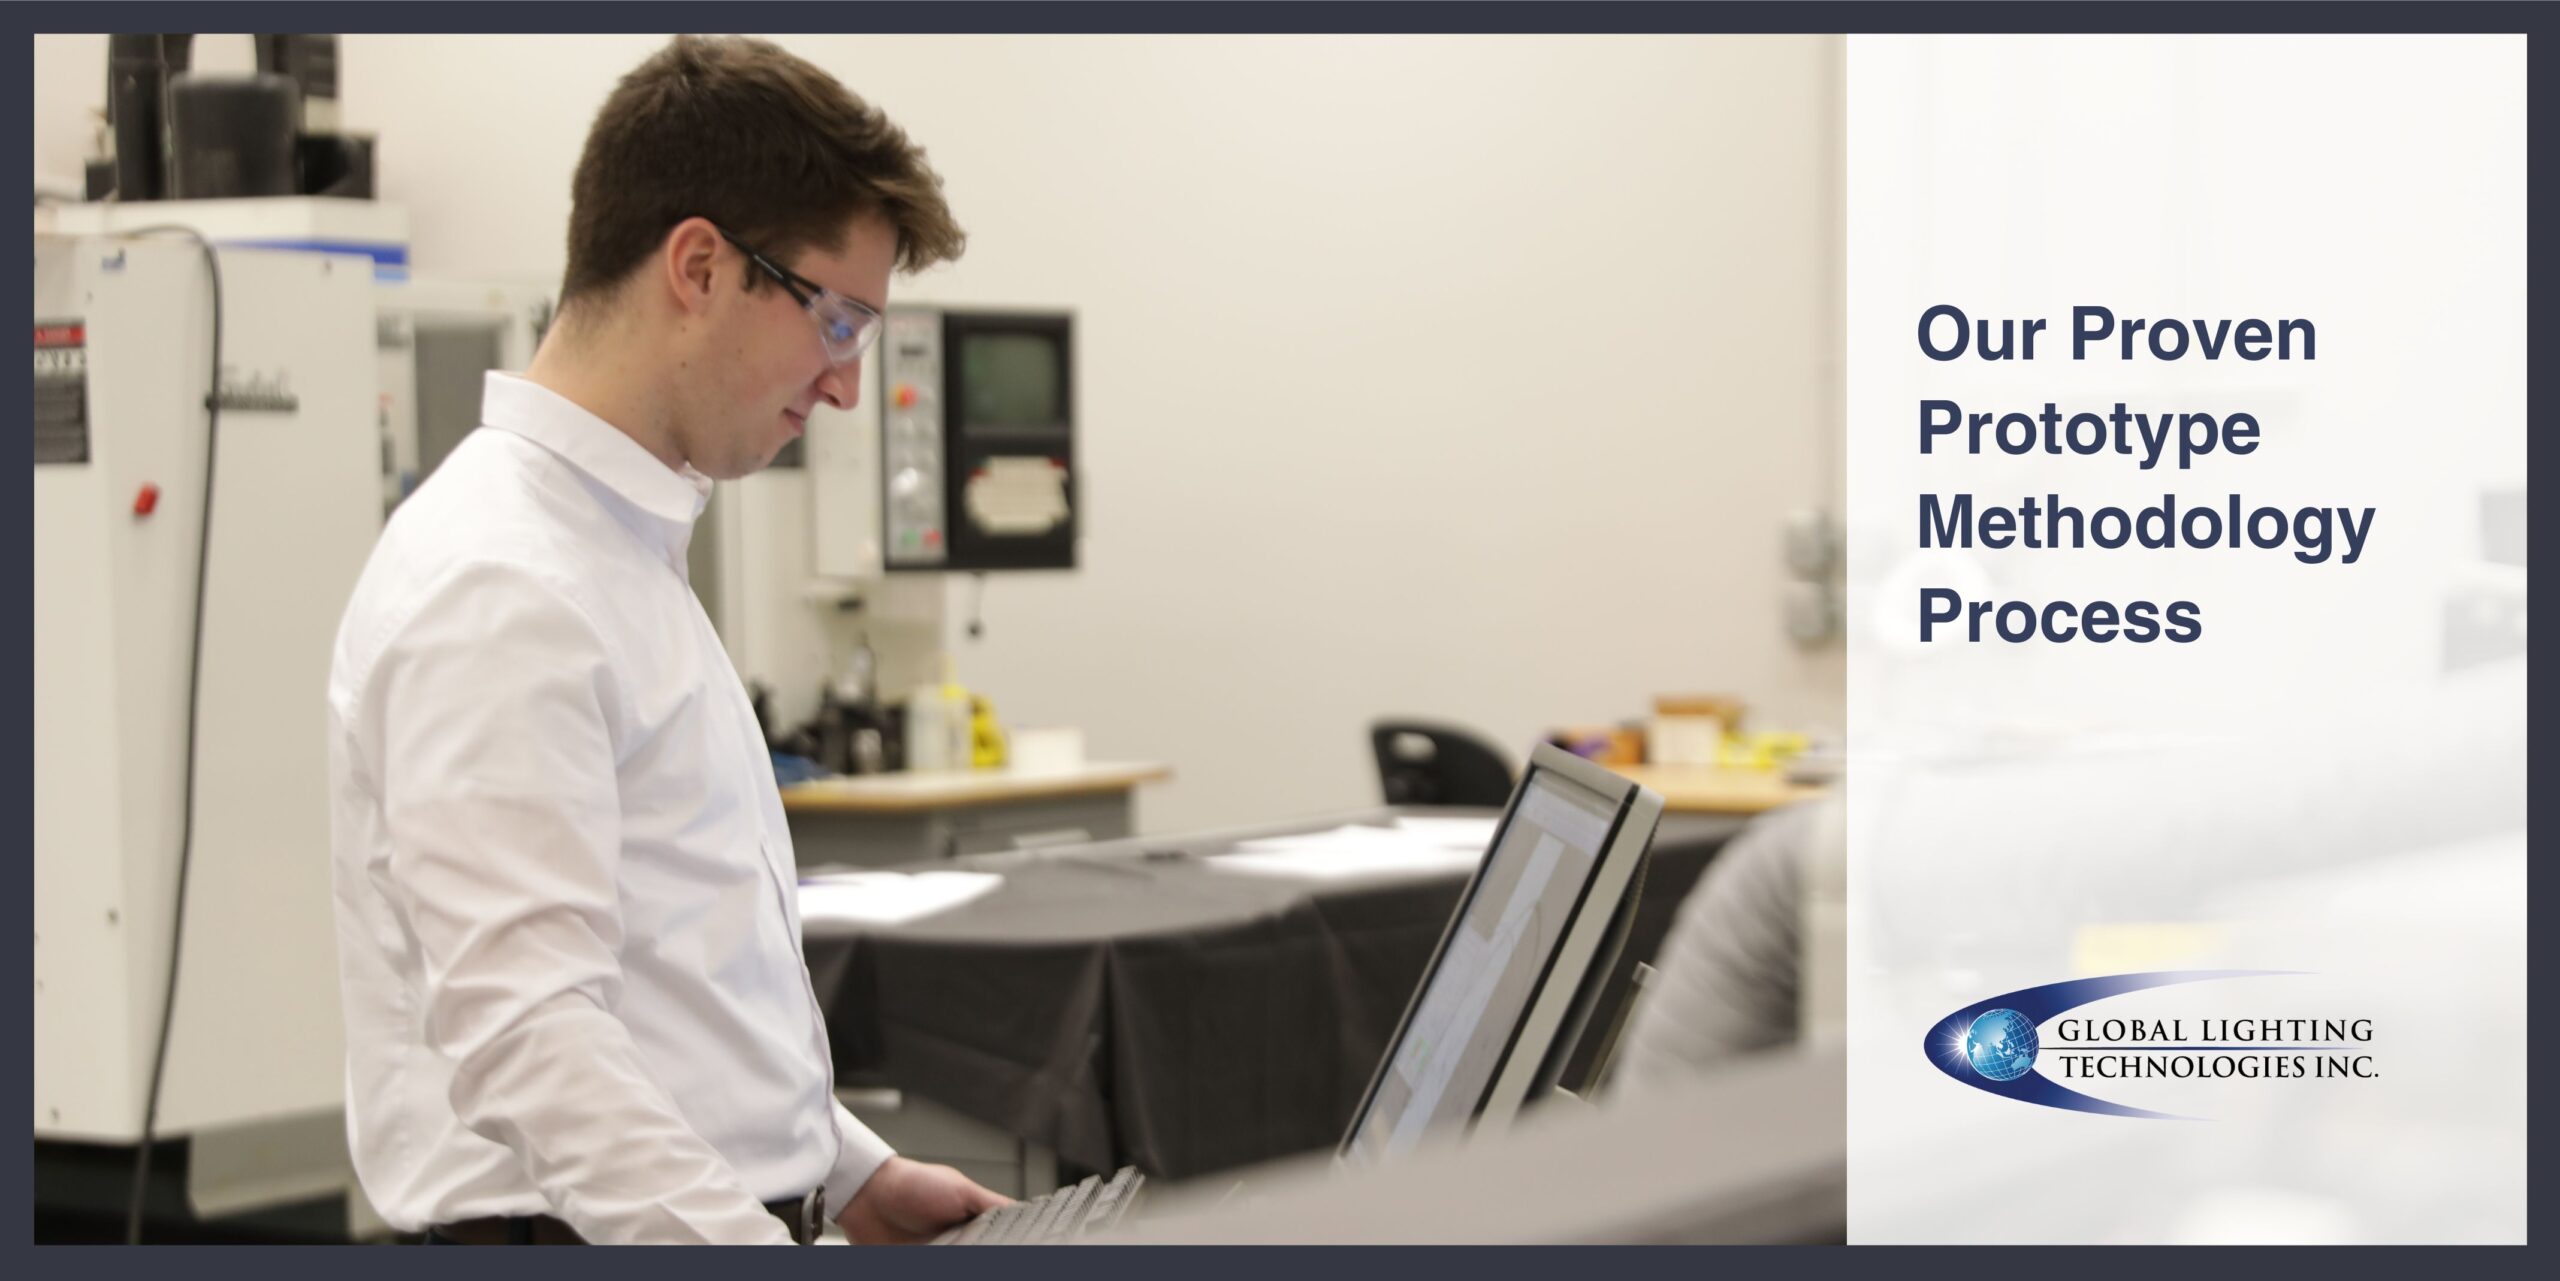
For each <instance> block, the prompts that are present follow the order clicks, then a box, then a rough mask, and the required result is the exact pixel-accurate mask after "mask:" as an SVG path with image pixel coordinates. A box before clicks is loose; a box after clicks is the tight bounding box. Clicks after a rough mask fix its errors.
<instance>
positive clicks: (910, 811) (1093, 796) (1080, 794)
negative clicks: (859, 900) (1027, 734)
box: [782, 762, 1173, 868]
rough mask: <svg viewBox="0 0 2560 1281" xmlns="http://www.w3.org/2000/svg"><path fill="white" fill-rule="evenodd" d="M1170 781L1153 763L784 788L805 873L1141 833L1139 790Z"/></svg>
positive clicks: (870, 778)
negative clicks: (1136, 813)
mask: <svg viewBox="0 0 2560 1281" xmlns="http://www.w3.org/2000/svg"><path fill="white" fill-rule="evenodd" d="M1171 777H1173V771H1172V770H1171V769H1169V768H1167V767H1165V766H1163V765H1159V764H1155V763H1152V762H1125V763H1118V762H1101V763H1095V764H1088V765H1080V766H1077V767H1076V768H1074V769H1070V770H1045V771H1038V772H1033V771H1023V770H947V771H928V772H918V773H903V774H874V775H864V776H860V777H853V778H828V779H820V780H818V781H816V782H811V783H799V784H794V785H793V786H790V787H786V788H783V789H782V811H783V814H784V815H785V816H786V817H787V818H788V819H789V820H790V823H791V844H792V848H793V850H794V851H795V852H796V853H797V855H798V857H799V862H800V865H801V866H802V867H804V868H815V867H823V866H862V867H883V866H890V865H894V864H899V863H910V862H916V861H919V860H924V859H935V858H950V857H953V856H956V855H960V854H974V853H983V852H988V851H993V850H1005V849H1014V848H1017V847H1021V846H1036V845H1043V844H1053V845H1054V844H1082V843H1086V842H1091V841H1109V840H1117V839H1120V838H1123V837H1126V836H1129V835H1130V834H1132V833H1134V832H1135V831H1136V830H1137V823H1136V821H1135V819H1134V817H1133V813H1132V811H1133V810H1134V808H1135V797H1134V793H1135V791H1136V789H1137V788H1138V787H1139V786H1140V785H1141V784H1145V783H1154V782H1160V781H1162V780H1164V779H1168V778H1171Z"/></svg>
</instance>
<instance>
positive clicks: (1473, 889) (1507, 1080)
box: [1334, 743, 1662, 1164]
mask: <svg viewBox="0 0 2560 1281" xmlns="http://www.w3.org/2000/svg"><path fill="white" fill-rule="evenodd" d="M1541 772H1545V773H1551V774H1554V775H1556V776H1558V777H1560V778H1562V779H1564V780H1565V781H1567V782H1570V783H1574V784H1576V785H1578V786H1580V787H1583V788H1585V789H1587V790H1589V791H1592V792H1596V793H1598V794H1599V795H1600V796H1602V797H1603V798H1604V799H1606V800H1607V801H1608V803H1609V807H1610V815H1609V828H1608V831H1607V833H1606V834H1605V835H1604V836H1603V837H1602V838H1601V844H1600V850H1599V852H1598V858H1597V862H1596V864H1595V865H1594V867H1593V868H1592V870H1591V875H1590V876H1589V877H1588V878H1587V879H1585V880H1584V882H1583V886H1582V892H1581V894H1580V895H1579V896H1577V897H1576V898H1575V899H1574V904H1573V912H1572V915H1571V917H1570V919H1569V920H1568V921H1567V923H1566V925H1565V930H1564V935H1563V937H1562V939H1561V940H1560V941H1559V942H1558V944H1557V946H1556V949H1555V952H1554V953H1553V954H1552V955H1551V956H1549V957H1548V958H1547V962H1546V965H1545V967H1544V968H1543V969H1541V970H1540V971H1539V974H1538V978H1537V982H1536V984H1535V985H1534V986H1533V987H1532V989H1531V995H1530V998H1529V1005H1528V1008H1527V1009H1526V1010H1524V1011H1523V1012H1522V1014H1521V1017H1520V1018H1519V1019H1518V1020H1516V1021H1515V1022H1514V1023H1513V1024H1512V1027H1511V1036H1510V1039H1509V1040H1508V1041H1506V1042H1505V1043H1504V1045H1503V1049H1502V1057H1501V1058H1500V1059H1498V1060H1496V1062H1495V1064H1494V1071H1493V1077H1492V1079H1491V1080H1489V1081H1488V1082H1487V1083H1486V1085H1485V1089H1484V1093H1483V1094H1481V1095H1480V1096H1478V1097H1477V1099H1476V1100H1475V1102H1474V1104H1473V1105H1472V1106H1471V1107H1470V1108H1469V1110H1468V1114H1467V1129H1468V1130H1469V1131H1470V1132H1477V1131H1481V1130H1484V1129H1486V1128H1487V1127H1491V1128H1495V1129H1499V1128H1501V1127H1503V1126H1506V1125H1508V1124H1509V1123H1510V1120H1511V1118H1512V1117H1514V1116H1516V1115H1517V1114H1518V1112H1519V1110H1520V1108H1521V1107H1522V1106H1523V1105H1524V1104H1525V1103H1526V1102H1527V1101H1528V1097H1529V1095H1530V1094H1531V1093H1532V1087H1533V1086H1534V1085H1535V1084H1536V1082H1537V1080H1538V1078H1539V1077H1541V1076H1542V1075H1545V1076H1550V1077H1551V1076H1552V1063H1553V1062H1555V1061H1557V1056H1556V1055H1555V1054H1554V1049H1555V1045H1554V1042H1555V1038H1556V1036H1557V1034H1558V1033H1559V1032H1561V1031H1563V1030H1564V1028H1565V1026H1566V1024H1567V1023H1568V1022H1575V1023H1578V1022H1579V1021H1578V1020H1571V1019H1570V1015H1571V1014H1572V1013H1573V1011H1574V1010H1575V1009H1576V1008H1577V1007H1579V1008H1581V1009H1584V1010H1586V1011H1587V1010H1588V1008H1589V1005H1590V998H1591V996H1592V995H1594V994H1593V993H1589V992H1586V991H1584V989H1585V988H1587V987H1590V986H1592V985H1593V984H1594V982H1595V981H1597V982H1605V981H1606V979H1607V973H1606V971H1605V969H1604V968H1602V966H1601V965H1600V964H1598V963H1597V960H1598V956H1597V954H1598V953H1599V952H1600V951H1601V950H1602V944H1603V943H1604V942H1605V941H1606V939H1607V937H1608V936H1609V934H1610V930H1611V926H1612V924H1613V923H1614V921H1615V920H1616V918H1617V916H1618V909H1619V906H1620V904H1621V903H1622V902H1623V900H1624V898H1625V895H1626V892H1627V889H1628V887H1629V886H1630V884H1631V883H1632V882H1633V881H1634V875H1635V871H1636V869H1637V867H1638V866H1639V865H1640V864H1641V863H1642V862H1643V860H1644V857H1645V854H1646V852H1647V850H1648V849H1650V847H1651V845H1652V842H1653V832H1654V828H1655V827H1656V826H1657V825H1658V824H1659V822H1660V821H1661V817H1662V798H1661V797H1660V796H1659V795H1657V794H1655V793H1654V792H1652V791H1650V790H1648V789H1646V788H1644V787H1642V786H1640V785H1639V784H1637V783H1636V782H1635V781H1634V780H1632V779H1628V778H1625V777H1622V776H1620V775H1618V774H1615V773H1612V772H1611V771H1610V770H1608V769H1607V768H1606V767H1604V766H1601V765H1596V764H1594V763H1592V762H1590V761H1587V760H1584V759H1583V758H1581V757H1579V756H1576V755H1574V754H1573V753H1571V752H1568V751H1565V750H1564V749H1563V748H1560V747H1557V746H1555V745H1553V744H1551V743H1541V744H1539V745H1538V746H1537V747H1536V748H1535V749H1534V750H1532V751H1531V753H1530V756H1529V763H1528V767H1527V768H1526V769H1524V770H1523V771H1521V775H1520V782H1519V784H1518V785H1517V786H1515V787H1514V788H1512V790H1511V799H1510V801H1509V802H1507V803H1506V804H1505V805H1504V806H1503V810H1502V817H1501V819H1500V821H1499V822H1498V823H1496V825H1495V827H1494V832H1493V839H1492V840H1491V841H1489V842H1487V843H1486V845H1485V853H1484V857H1483V858H1482V859H1480V860H1478V861H1477V863H1476V870H1475V873H1474V875H1472V876H1470V877H1468V878H1467V886H1466V890H1465V891H1464V892H1463V893H1462V894H1460V895H1459V897H1458V903H1457V906H1456V907H1455V908H1454V909H1453V910H1451V912H1450V913H1449V921H1448V923H1447V924H1446V925H1444V926H1442V927H1441V931H1440V939H1439V942H1438V943H1437V944H1435V945H1434V946H1433V947H1432V949H1431V960H1430V962H1429V963H1428V964H1426V965H1425V966H1424V967H1423V971H1422V977H1421V978H1420V979H1419V980H1417V981H1416V982H1415V983H1414V985H1413V992H1412V994H1411V995H1410V996H1408V997H1406V998H1405V1007H1404V1013H1403V1015H1402V1016H1401V1017H1399V1018H1398V1019H1397V1020H1396V1029H1395V1033H1394V1034H1393V1035H1391V1036H1389V1037H1388V1038H1387V1043H1386V1046H1385V1048H1384V1049H1383V1050H1382V1051H1380V1053H1379V1055H1378V1062H1377V1066H1376V1067H1375V1068H1373V1069H1371V1071H1370V1073H1369V1084H1368V1087H1367V1088H1366V1089H1364V1090H1362V1091H1361V1094H1360V1103H1359V1106H1357V1107H1355V1108H1354V1109H1352V1113H1351V1119H1350V1121H1349V1123H1348V1124H1346V1125H1345V1126H1344V1127H1343V1132H1342V1139H1341V1141H1340V1142H1339V1143H1337V1144H1336V1145H1335V1148H1334V1159H1335V1160H1336V1161H1337V1162H1339V1163H1344V1164H1356V1163H1357V1162H1356V1158H1355V1157H1354V1155H1353V1144H1354V1142H1355V1141H1356V1140H1357V1139H1358V1138H1359V1135H1360V1130H1361V1127H1362V1126H1363V1125H1364V1124H1366V1123H1367V1121H1368V1119H1369V1113H1370V1111H1371V1109H1372V1108H1374V1107H1375V1106H1376V1104H1377V1099H1378V1090H1379V1088H1380V1086H1382V1085H1383V1084H1384V1083H1385V1081H1386V1075H1387V1072H1388V1070H1389V1069H1390V1068H1391V1067H1392V1066H1393V1065H1394V1063H1395V1059H1396V1051H1397V1048H1398V1047H1400V1046H1402V1045H1403V1044H1404V1038H1405V1034H1406V1032H1407V1031H1408V1030H1409V1029H1410V1028H1411V1026H1412V1023H1413V1018H1414V1013H1415V1011H1416V1010H1418V1009H1419V1008H1420V1007H1421V1004H1422V997H1423V993H1425V992H1427V991H1429V990H1430V987H1431V981H1432V980H1433V979H1434V978H1435V977H1437V976H1438V975H1439V973H1440V966H1441V964H1442V963H1443V961H1445V960H1446V959H1447V956H1448V952H1449V943H1450V940H1451V939H1452V938H1453V937H1455V935H1456V932H1457V929H1458V924H1459V922H1461V921H1464V920H1465V919H1466V915H1467V910H1468V908H1469V907H1471V906H1473V904H1474V903H1475V898H1476V893H1477V891H1478V890H1479V889H1480V888H1482V886H1483V884H1484V878H1485V873H1486V872H1487V871H1488V870H1490V869H1491V868H1492V866H1493V854H1494V852H1495V851H1497V850H1499V849H1501V848H1502V842H1503V839H1504V838H1505V837H1507V836H1509V835H1510V832H1511V824H1512V822H1513V821H1514V820H1515V819H1516V818H1518V816H1519V813H1520V803H1521V801H1522V799H1523V798H1525V797H1526V796H1527V795H1528V794H1529V788H1530V787H1531V785H1532V784H1534V783H1535V782H1536V780H1537V778H1538V776H1539V774H1540V773H1541ZM1595 907H1597V908H1599V909H1600V910H1594V909H1595ZM1595 974H1596V975H1597V978H1596V980H1595ZM1559 979H1567V980H1569V981H1565V982H1559V981H1558V980H1559ZM1532 1041H1534V1042H1535V1043H1536V1044H1535V1045H1534V1049H1535V1053H1524V1049H1526V1048H1531V1047H1530V1046H1529V1043H1530V1042H1532Z"/></svg>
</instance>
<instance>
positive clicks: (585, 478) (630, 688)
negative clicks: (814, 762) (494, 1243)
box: [329, 373, 889, 1243]
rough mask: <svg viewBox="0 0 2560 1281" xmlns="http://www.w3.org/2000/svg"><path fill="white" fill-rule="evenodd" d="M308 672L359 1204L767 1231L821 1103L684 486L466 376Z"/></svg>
mask: <svg viewBox="0 0 2560 1281" xmlns="http://www.w3.org/2000/svg"><path fill="white" fill-rule="evenodd" d="M482 422H483V423H484V424H485V426H483V427H482V428H481V429H480V430H478V431H475V432H473V433H471V434H470V435H469V436H467V437H465V438H464V440H463V442H462V443H461V444H460V445H459V446H457V447H456V448H455V449H454V451H453V453H452V455H451V456H450V457H448V458H447V459H446V460H445V462H444V464H443V465H442V466H441V467H439V468H438V469H437V470H436V473H435V475H434V476H433V478H431V479H430V480H428V481H427V483H426V484H424V485H422V486H420V487H419V489H418V491H417V492H416V493H415V494H413V495H412V496H411V497H410V498H409V499H408V501H407V502H405V503H403V504H402V505H401V507H400V509H399V510H398V511H397V512H396V513H394V514H393V516H392V518H391V520H390V522H389V523H388V525H387V526H386V527H385V528H384V530H383V533H382V540H381V542H380V544H379V545H378V546H376V547H375V548H374V552H373V558H372V560H371V561H370V562H368V563H367V564H366V566H365V571H364V576H363V578H362V579H360V580H359V581H358V582H357V584H356V590H355V596H354V598H353V600H352V601H351V602H350V603H349V605H348V606H347V614H346V619H345V621H344V622H343V623H342V624H341V625H340V627H339V631H338V641H337V650H336V654H335V660H334V662H333V664H332V666H331V669H330V673H329V735H330V737H329V749H330V756H329V761H330V797H331V832H332V845H333V858H332V866H333V874H334V879H335V883H336V900H337V918H338V949H339V969H340V976H341V982H342V986H343V991H344V997H345V1004H346V1030H347V1129H348V1137H349V1141H350V1144H351V1146H352V1147H353V1149H354V1154H355V1165H356V1173H357V1175H358V1177H359V1178H360V1179H361V1180H362V1182H363V1185H364V1190H365V1194H366V1195H367V1196H368V1197H370V1198H371V1199H372V1201H373V1203H374V1205H375V1207H376V1208H377V1209H378V1210H379V1211H380V1212H381V1214H382V1216H383V1218H384V1219H386V1220H388V1221H389V1222H390V1223H391V1224H392V1225H393V1226H394V1227H398V1228H402V1229H407V1230H412V1231H414V1230H417V1229H419V1228H422V1227H425V1226H427V1225H429V1224H433V1223H450V1222H455V1221H457V1220H463V1219H471V1218H477V1217H480V1216H484V1215H532V1214H551V1215H556V1216H558V1217H559V1218H561V1219H564V1220H566V1221H567V1222H568V1224H569V1225H570V1226H571V1227H572V1228H574V1229H576V1230H577V1231H578V1233H579V1234H580V1235H581V1236H583V1237H585V1238H586V1239H588V1240H590V1241H596V1242H617V1243H619V1242H643V1241H665V1242H677V1241H718V1242H785V1241H788V1240H789V1234H788V1233H787V1232H786V1231H785V1230H784V1228H783V1225H782V1224H781V1222H780V1221H779V1220H777V1219H775V1218H774V1217H773V1216H772V1215H770V1214H768V1213H767V1212H766V1211H765V1210H764V1208H763V1205H762V1203H763V1202H766V1201H775V1200H782V1199H785V1198H789V1197H797V1196H800V1195H802V1194H804V1193H806V1192H808V1191H809V1190H810V1189H811V1188H813V1187H816V1186H818V1185H819V1184H820V1183H821V1182H822V1181H823V1182H824V1184H825V1186H826V1190H827V1197H826V1212H827V1214H828V1215H829V1217H833V1216H835V1215H836V1214H837V1213H838V1212H840V1211H841V1210H842V1209H843V1207H844V1204H845V1202H846V1201H847V1200H849V1199H850V1198H851V1197H852V1195H853V1193H854V1191H855V1190H856V1189H857V1188H859V1187H860V1186H861V1185H862V1183H863V1181H864V1180H865V1179H868V1178H869V1177H870V1176H871V1173H872V1172H873V1171H874V1170H876V1169H877V1168H879V1166H880V1163H881V1162H882V1161H884V1160H886V1159H887V1157H888V1155H889V1149H888V1147H887V1146H886V1145H885V1144H883V1143H881V1142H880V1140H879V1139H878V1138H877V1137H875V1136H874V1135H872V1133H871V1132H870V1131H869V1130H868V1129H865V1128H864V1127H863V1125H862V1124H861V1123H860V1122H859V1121H856V1120H855V1119H854V1118H853V1116H852V1115H851V1114H850V1113H848V1112H846V1111H845V1110H844V1108H843V1107H842V1106H841V1105H839V1104H838V1103H837V1102H836V1101H835V1097H834V1072H833V1067H832V1060H831V1059H830V1057H829V1054H828V1050H827V1034H826V1028H825V1024H824V1021H823V1019H822V1016H821V1014H820V1011H819V1009H818V1003H817V998H816V995H815V994H814V992H813V991H812V990H811V988H810V984H809V972H808V967H807V965H806V963H805V961H804V960H803V959H802V955H801V950H800V911H799V905H798V895H797V886H798V875H797V872H796V870H795V866H794V863H793V859H792V852H791V836H790V831H789V829H788V828H787V827H786V826H785V825H784V822H783V816H782V801H781V797H780V795H779V794H778V793H777V792H776V791H775V788H774V781H773V767H772V762H771V758H770V757H769V755H768V754H767V749H766V746H765V743H764V739H763V737H762V735H761V734H760V733H759V732H758V730H757V727H756V721H755V715H754V713H753V711H752V710H751V709H750V708H749V706H748V704H747V698H746V693H745V691H744V689H743V688H742V687H741V685H740V683H739V680H738V674H737V671H736V669H734V668H733V667H731V666H730V664H729V658H728V654H727V652H726V651H725V650H723V649H722V648H721V644H720V640H719V638H718V636H717V635H715V634H714V633H713V632H712V629H711V623H710V620H709V619H708V618H706V617H704V615H703V612H702V607H701V605H700V603H699V602H697V601H696V599H695V597H694V595H693V591H692V589H691V587H690V586H689V585H688V584H687V582H686V577H685V546H686V543H687V542H688V541H689V540H690V538H691V537H692V533H693V522H694V519H695V517H697V516H698V515H700V514H701V511H702V505H703V503H704V501H705V500H706V499H707V498H708V497H709V495H710V489H711V484H710V482H709V481H708V480H706V479H704V478H703V477H702V476H701V475H700V474H699V473H696V472H693V471H692V470H691V469H689V468H688V469H686V470H685V471H684V472H682V473H679V472H676V471H672V470H670V469H668V467H667V466H666V465H665V464H664V463H662V462H660V461H658V459H657V458H656V457H655V456H653V455H651V454H650V453H649V452H648V451H646V450H645V449H643V448H641V447H640V445H639V444H638V443H637V442H635V441H633V440H632V439H631V438H630V437H628V436H626V435H624V434H623V433H622V432H620V431H618V430H616V429H615V428H614V427H612V426H611V425H610V424H608V423H606V422H604V421H603V420H602V419H599V418H597V417H595V416H594V415H592V414H589V413H587V412H586V411H585V410H582V409H580V408H578V407H577V406H576V405H574V404H571V403H570V402H569V401H567V400H566V399H563V398H562V397H560V396H558V395H555V394H553V393H552V392H550V391H548V390H546V389H544V388H542V387H539V386H536V385H535V384H533V383H530V382H526V381H524V380H522V379H520V378H513V377H509V376H507V375H505V374H494V373H493V374H491V375H489V379H488V387H487V397H486V400H485V402H484V405H483V415H482Z"/></svg>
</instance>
